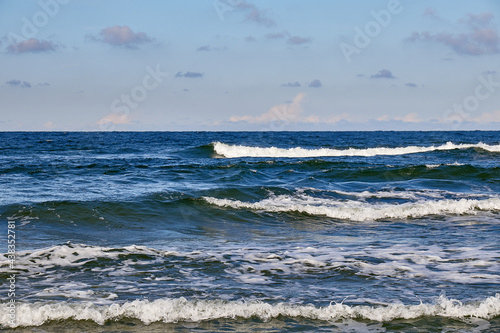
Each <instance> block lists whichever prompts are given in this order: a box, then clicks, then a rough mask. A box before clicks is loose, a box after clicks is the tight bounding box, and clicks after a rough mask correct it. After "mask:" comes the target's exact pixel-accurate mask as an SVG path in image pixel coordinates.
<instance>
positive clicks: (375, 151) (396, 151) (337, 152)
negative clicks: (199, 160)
mask: <svg viewBox="0 0 500 333" xmlns="http://www.w3.org/2000/svg"><path fill="white" fill-rule="evenodd" d="M212 145H213V147H214V150H215V152H216V153H217V154H218V155H220V156H223V157H227V158H234V157H326V156H367V157H368V156H377V155H405V154H415V153H426V152H431V151H436V150H453V149H470V148H480V149H484V150H487V151H490V152H500V145H488V144H485V143H482V142H479V143H476V144H464V143H461V144H455V143H452V142H447V143H445V144H443V145H440V146H428V147H420V146H407V147H396V148H388V147H377V148H366V149H356V148H348V149H331V148H318V149H306V148H301V147H295V148H277V147H266V148H263V147H250V146H241V145H229V144H226V143H222V142H214V143H212Z"/></svg>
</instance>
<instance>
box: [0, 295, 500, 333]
mask: <svg viewBox="0 0 500 333" xmlns="http://www.w3.org/2000/svg"><path fill="white" fill-rule="evenodd" d="M499 315H500V294H497V295H496V296H491V297H488V298H486V299H484V300H483V301H481V302H474V303H467V304H463V303H462V302H460V301H458V300H454V299H448V298H446V297H445V296H440V297H439V298H438V299H437V301H436V302H435V303H427V304H426V303H420V304H418V305H405V304H401V303H393V304H389V305H388V306H370V305H353V306H349V305H347V304H344V303H334V302H332V303H331V304H330V305H329V306H326V307H315V306H313V305H294V304H288V303H276V304H269V303H262V302H240V301H222V300H187V299H185V298H176V299H158V300H155V301H148V300H136V301H132V302H126V303H121V304H120V303H114V304H111V305H95V304H93V303H91V302H84V303H67V302H59V303H47V302H45V303H42V302H37V303H21V304H18V306H17V318H16V323H15V324H14V325H12V324H11V323H10V318H9V314H8V311H2V312H1V313H0V324H1V325H2V326H3V327H26V326H40V325H43V324H44V323H46V322H48V321H56V320H68V319H72V320H89V321H94V322H96V323H97V324H99V325H103V324H104V323H105V322H107V321H111V320H119V319H121V318H134V319H138V320H140V321H141V322H143V323H145V324H151V323H153V322H164V323H175V322H203V321H209V320H217V319H237V318H245V319H248V318H259V319H260V320H264V321H268V320H271V319H273V318H278V317H286V318H307V319H313V320H325V321H336V320H342V319H354V320H372V321H378V322H389V321H392V320H395V319H415V318H419V317H423V316H424V317H442V318H453V319H459V320H460V319H462V320H467V319H469V318H482V319H491V318H494V317H497V316H499Z"/></svg>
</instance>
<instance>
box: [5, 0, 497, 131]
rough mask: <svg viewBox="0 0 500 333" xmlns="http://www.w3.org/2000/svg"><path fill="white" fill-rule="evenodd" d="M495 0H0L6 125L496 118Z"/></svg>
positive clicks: (419, 124)
mask: <svg viewBox="0 0 500 333" xmlns="http://www.w3.org/2000/svg"><path fill="white" fill-rule="evenodd" d="M499 29H500V2H498V1H494V0H491V1H480V0H479V1H405V0H400V1H397V0H389V1H373V0H370V1H330V0H328V1H327V0H318V1H306V0H273V1H259V0H206V1H205V0H183V1H180V0H179V1H123V0H120V1H118V0H115V1H113V0H109V1H97V0H86V1H83V0H40V1H28V0H26V1H18V0H0V58H1V62H0V66H1V67H0V68H1V71H0V130H2V131H13V130H28V131H32V130H63V131H73V130H77V131H99V130H106V131H109V130H118V131H119V130H139V131H142V130H469V129H493V130H495V129H500V68H498V67H499V64H500V61H499V60H500V32H499Z"/></svg>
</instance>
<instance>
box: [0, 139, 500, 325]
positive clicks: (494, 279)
mask: <svg viewBox="0 0 500 333" xmlns="http://www.w3.org/2000/svg"><path fill="white" fill-rule="evenodd" d="M0 189H1V191H0V223H1V228H0V250H1V255H0V295H1V297H2V304H1V308H0V329H2V330H3V331H6V332H447V333H450V332H500V132H499V131H491V132H487V131H456V132H446V131H443V132H384V131H381V132H272V131H271V132H2V133H0Z"/></svg>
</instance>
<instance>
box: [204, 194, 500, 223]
mask: <svg viewBox="0 0 500 333" xmlns="http://www.w3.org/2000/svg"><path fill="white" fill-rule="evenodd" d="M203 199H204V200H205V201H206V202H208V203H209V204H212V205H216V206H219V207H230V208H234V209H253V210H261V211H266V212H274V213H278V212H298V213H305V214H309V215H319V216H328V217H330V218H335V219H341V220H349V221H371V220H381V219H406V218H420V217H424V216H429V215H449V214H453V215H463V214H476V213H477V212H478V211H494V212H496V211H500V198H489V199H483V200H477V199H459V200H452V199H443V200H420V201H416V202H408V203H403V204H387V203H376V204H372V203H367V202H360V201H341V200H336V199H326V198H316V197H312V196H309V195H298V196H290V195H277V196H274V195H273V196H271V197H269V198H266V199H263V200H261V201H257V202H243V201H239V200H232V199H219V198H213V197H204V198H203Z"/></svg>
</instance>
